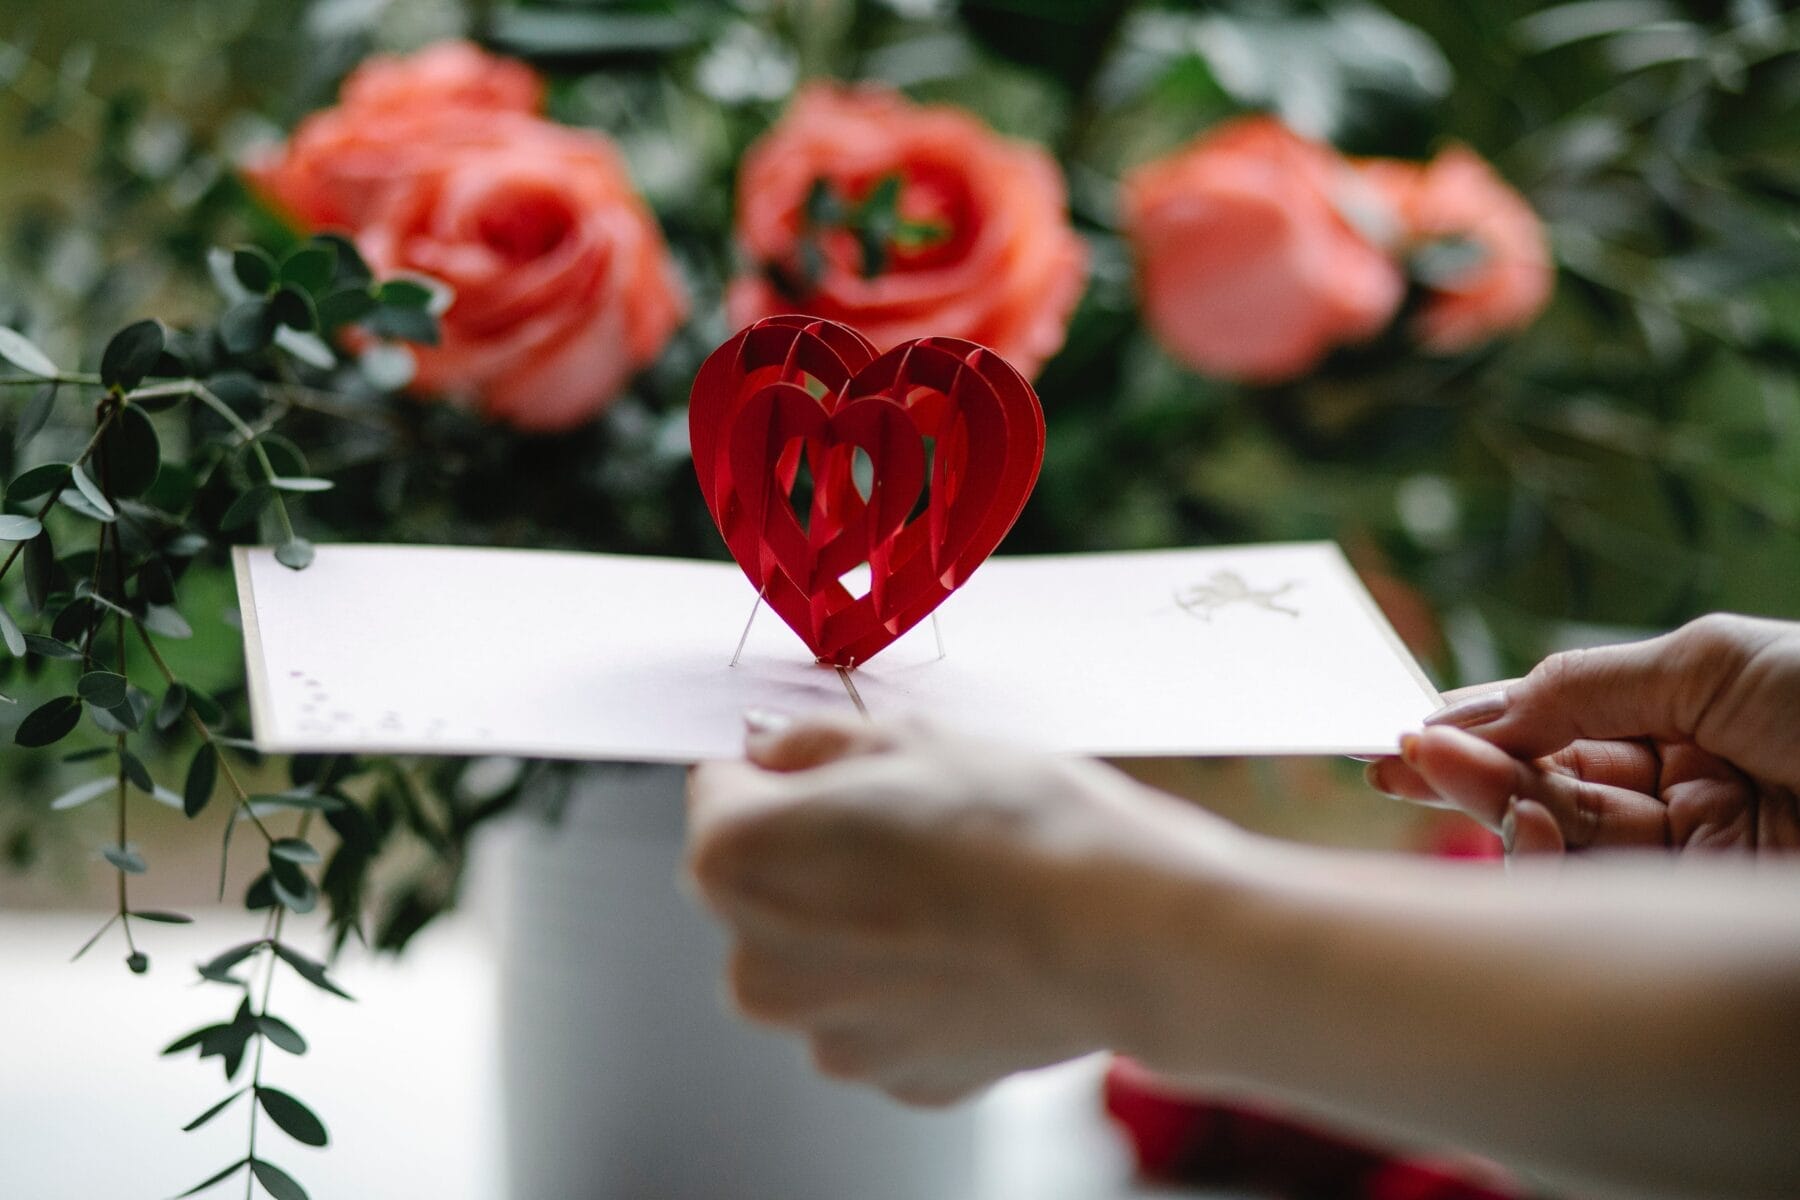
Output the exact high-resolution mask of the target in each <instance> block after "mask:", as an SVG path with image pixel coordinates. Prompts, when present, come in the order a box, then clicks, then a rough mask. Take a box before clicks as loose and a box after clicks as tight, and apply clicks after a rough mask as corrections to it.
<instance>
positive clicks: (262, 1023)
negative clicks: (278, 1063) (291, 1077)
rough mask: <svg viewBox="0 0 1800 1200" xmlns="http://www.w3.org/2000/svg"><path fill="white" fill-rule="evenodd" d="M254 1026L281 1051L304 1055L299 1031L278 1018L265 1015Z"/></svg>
mask: <svg viewBox="0 0 1800 1200" xmlns="http://www.w3.org/2000/svg"><path fill="white" fill-rule="evenodd" d="M256 1025H257V1028H259V1029H261V1030H262V1032H263V1036H264V1037H266V1038H268V1039H269V1041H270V1042H272V1043H274V1044H275V1045H276V1046H279V1047H280V1048H281V1049H283V1050H286V1051H287V1052H288V1053H289V1054H305V1053H306V1039H305V1038H303V1037H301V1036H300V1031H299V1030H298V1029H295V1028H294V1027H293V1026H292V1025H289V1024H288V1023H287V1022H286V1021H284V1020H282V1019H281V1018H280V1017H271V1016H269V1015H267V1014H266V1013H265V1014H264V1015H263V1016H260V1017H258V1018H256ZM324 1144H325V1143H323V1142H319V1143H318V1145H321V1146H323V1145H324Z"/></svg>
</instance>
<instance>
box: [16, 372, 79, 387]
mask: <svg viewBox="0 0 1800 1200" xmlns="http://www.w3.org/2000/svg"><path fill="white" fill-rule="evenodd" d="M41 383H54V384H58V385H61V384H68V385H70V386H72V387H99V386H100V377H99V376H98V375H82V374H79V373H77V372H74V371H58V372H57V373H56V374H54V375H6V376H0V387H30V386H31V385H32V384H41Z"/></svg>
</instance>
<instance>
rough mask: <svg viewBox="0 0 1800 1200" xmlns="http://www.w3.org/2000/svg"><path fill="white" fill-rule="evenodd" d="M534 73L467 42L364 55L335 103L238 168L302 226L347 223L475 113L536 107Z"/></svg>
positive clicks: (354, 222) (539, 90) (357, 220)
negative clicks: (396, 53) (399, 53)
mask: <svg viewBox="0 0 1800 1200" xmlns="http://www.w3.org/2000/svg"><path fill="white" fill-rule="evenodd" d="M543 90H544V89H543V82H542V81H541V80H540V79H538V77H537V75H536V73H534V72H533V71H532V70H531V68H530V67H527V66H526V65H525V64H524V63H520V62H515V61H513V60H511V59H505V58H496V57H495V56H493V55H491V54H487V53H484V52H483V51H481V50H480V49H478V48H477V47H475V46H474V45H472V44H471V43H469V42H457V41H453V42H439V43H437V44H436V45H432V46H427V47H426V48H425V49H423V50H420V51H419V52H418V53H416V54H412V55H408V56H405V57H392V56H381V57H375V58H371V59H369V60H368V61H366V62H364V63H363V64H362V65H361V66H359V67H357V68H356V70H354V71H352V72H351V73H350V76H349V78H347V79H346V80H344V86H343V90H342V96H341V99H340V102H339V103H338V105H337V106H336V107H335V108H328V109H325V110H323V111H322V112H316V113H313V114H312V115H311V116H309V117H307V118H306V119H305V120H304V121H302V122H300V126H299V128H298V129H296V130H295V131H294V136H293V137H292V138H290V139H289V140H288V142H287V143H286V144H285V145H283V146H280V147H277V148H275V149H273V150H272V151H267V152H264V153H263V154H261V155H259V156H257V157H256V158H254V159H253V160H252V161H251V162H250V163H249V165H248V166H247V167H246V170H245V174H247V175H248V176H249V178H250V180H251V182H252V183H253V184H254V185H255V186H256V188H257V190H258V191H259V192H261V194H262V195H263V196H264V197H265V198H266V199H268V200H269V201H270V202H271V203H273V204H274V205H275V206H276V207H277V208H279V209H281V210H282V211H283V212H284V213H285V214H287V215H288V216H290V217H292V218H293V219H294V220H296V221H298V222H299V223H301V224H302V225H305V226H307V227H309V228H314V229H319V228H333V229H355V228H356V227H357V226H359V225H360V224H361V223H362V221H363V219H365V218H366V217H367V214H368V213H369V212H370V211H371V210H372V209H373V208H374V206H375V205H376V203H377V202H378V201H379V199H380V197H381V194H382V193H383V191H384V190H385V189H386V188H387V186H388V184H389V183H391V182H392V181H393V180H395V179H397V178H404V177H405V176H406V175H407V174H409V173H410V172H411V171H412V169H413V162H414V160H415V159H416V158H417V157H418V156H420V155H421V154H425V153H428V152H429V151H430V150H431V149H432V148H433V147H434V146H437V145H439V144H441V143H442V142H444V141H445V140H446V139H447V138H450V137H452V136H455V135H456V134H457V133H458V132H459V131H463V130H465V129H467V128H468V126H467V125H466V124H465V120H466V121H469V122H473V123H474V125H475V126H476V127H479V124H480V122H481V120H482V114H485V113H495V112H518V113H533V112H536V111H537V109H538V107H539V105H540V104H541V103H542V101H543Z"/></svg>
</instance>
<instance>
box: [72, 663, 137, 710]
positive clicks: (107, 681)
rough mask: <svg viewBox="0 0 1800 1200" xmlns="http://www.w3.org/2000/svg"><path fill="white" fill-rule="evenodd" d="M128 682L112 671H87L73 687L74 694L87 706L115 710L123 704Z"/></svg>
mask: <svg viewBox="0 0 1800 1200" xmlns="http://www.w3.org/2000/svg"><path fill="white" fill-rule="evenodd" d="M127 686H128V681H127V680H126V678H125V677H124V676H123V675H119V674H115V673H114V672H112V671H89V672H88V673H87V674H86V675H83V676H82V677H81V681H80V682H79V683H77V684H76V685H75V692H76V694H77V695H79V696H80V697H81V698H82V699H83V700H86V701H87V702H88V703H89V704H93V705H97V706H99V707H100V708H117V707H118V706H119V705H121V704H123V703H125V689H126V687H127Z"/></svg>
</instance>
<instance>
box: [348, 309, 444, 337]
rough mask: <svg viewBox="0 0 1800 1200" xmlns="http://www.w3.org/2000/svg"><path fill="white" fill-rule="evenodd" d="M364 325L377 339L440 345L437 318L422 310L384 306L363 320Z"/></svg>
mask: <svg viewBox="0 0 1800 1200" xmlns="http://www.w3.org/2000/svg"><path fill="white" fill-rule="evenodd" d="M362 325H363V328H364V329H367V330H368V331H369V332H370V333H372V334H374V335H375V336H377V337H384V338H392V339H393V340H395V341H400V342H417V343H418V344H420V345H422V346H435V345H437V344H438V322H437V318H436V317H434V316H432V315H431V314H430V313H429V312H427V311H425V310H424V309H422V308H396V307H394V306H392V305H386V304H384V305H382V306H381V307H380V308H378V309H376V310H375V311H374V312H372V313H370V314H369V315H368V316H367V317H365V318H363V322H362Z"/></svg>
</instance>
